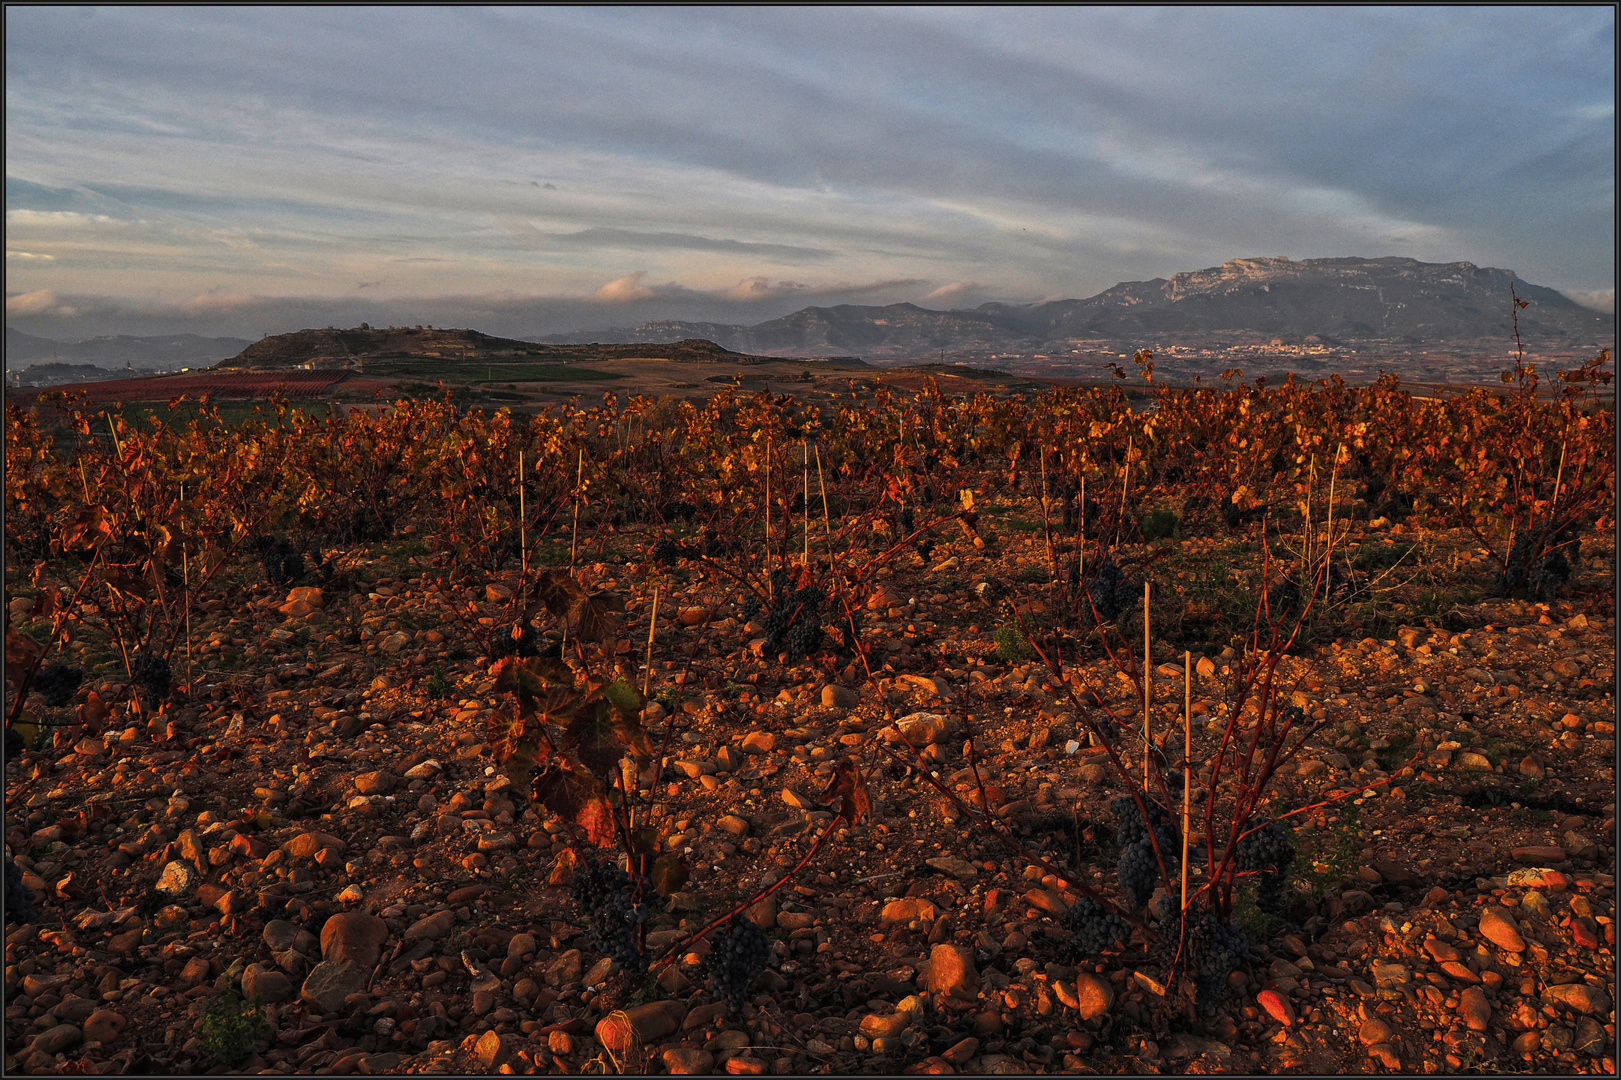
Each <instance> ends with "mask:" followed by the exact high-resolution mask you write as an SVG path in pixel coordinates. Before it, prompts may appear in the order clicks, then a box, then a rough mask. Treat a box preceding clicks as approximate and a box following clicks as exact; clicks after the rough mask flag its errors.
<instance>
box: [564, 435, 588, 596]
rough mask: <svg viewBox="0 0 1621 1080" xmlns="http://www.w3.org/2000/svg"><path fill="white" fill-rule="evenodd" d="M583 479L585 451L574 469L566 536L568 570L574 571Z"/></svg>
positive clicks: (577, 547) (577, 548) (581, 453)
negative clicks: (571, 511) (570, 519)
mask: <svg viewBox="0 0 1621 1080" xmlns="http://www.w3.org/2000/svg"><path fill="white" fill-rule="evenodd" d="M583 479H585V451H584V450H583V449H582V450H581V451H580V463H579V464H578V465H577V466H575V469H574V524H573V526H572V527H571V528H570V529H569V536H568V568H569V572H570V573H572V572H573V571H574V556H575V553H576V552H577V551H578V550H579V539H580V481H582V480H583Z"/></svg>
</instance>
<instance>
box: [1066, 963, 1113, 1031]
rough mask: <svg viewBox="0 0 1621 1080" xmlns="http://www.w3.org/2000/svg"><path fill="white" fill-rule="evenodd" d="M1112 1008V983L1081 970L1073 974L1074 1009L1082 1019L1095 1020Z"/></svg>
mask: <svg viewBox="0 0 1621 1080" xmlns="http://www.w3.org/2000/svg"><path fill="white" fill-rule="evenodd" d="M1112 1008H1114V983H1112V982H1110V981H1109V980H1108V979H1105V978H1102V977H1100V976H1098V975H1094V974H1092V973H1091V972H1089V971H1083V972H1081V973H1080V974H1078V975H1076V976H1075V1011H1076V1012H1077V1013H1079V1014H1080V1017H1081V1019H1082V1020H1095V1019H1097V1018H1098V1017H1100V1016H1106V1015H1108V1012H1109V1010H1110V1009H1112Z"/></svg>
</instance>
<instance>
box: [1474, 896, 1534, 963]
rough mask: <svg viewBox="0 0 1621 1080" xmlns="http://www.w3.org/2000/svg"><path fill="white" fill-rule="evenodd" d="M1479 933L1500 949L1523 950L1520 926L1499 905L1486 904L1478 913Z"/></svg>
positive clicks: (1523, 940) (1514, 951) (1523, 942)
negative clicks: (1484, 908)
mask: <svg viewBox="0 0 1621 1080" xmlns="http://www.w3.org/2000/svg"><path fill="white" fill-rule="evenodd" d="M1480 935H1481V937H1484V938H1485V939H1486V940H1487V941H1490V942H1491V943H1492V944H1493V945H1496V946H1497V947H1498V948H1500V949H1506V950H1507V951H1509V952H1512V953H1518V952H1524V951H1525V939H1524V938H1523V937H1521V936H1520V928H1519V925H1518V924H1517V923H1515V921H1514V917H1513V916H1512V915H1509V914H1508V913H1507V912H1505V911H1504V910H1503V909H1502V908H1501V907H1499V906H1488V907H1487V908H1486V910H1484V911H1483V912H1481V914H1480Z"/></svg>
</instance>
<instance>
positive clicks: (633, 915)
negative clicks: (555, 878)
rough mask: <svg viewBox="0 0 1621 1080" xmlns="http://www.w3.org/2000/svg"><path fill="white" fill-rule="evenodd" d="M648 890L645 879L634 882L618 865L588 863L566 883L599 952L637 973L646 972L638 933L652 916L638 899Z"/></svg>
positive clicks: (641, 878)
mask: <svg viewBox="0 0 1621 1080" xmlns="http://www.w3.org/2000/svg"><path fill="white" fill-rule="evenodd" d="M651 891H652V884H651V883H650V882H649V881H648V880H647V879H646V878H645V877H641V876H638V877H637V878H635V879H634V880H633V879H632V878H631V876H630V875H629V874H627V873H625V871H623V870H621V869H619V868H618V867H617V866H614V865H612V864H610V863H598V862H591V861H589V860H587V862H586V863H585V865H584V866H583V867H582V868H581V869H580V870H579V871H578V872H577V873H576V874H575V875H574V880H573V881H571V882H570V883H569V895H570V896H571V897H572V898H573V900H574V904H575V906H576V907H578V908H579V909H580V914H581V916H583V917H584V918H585V920H586V922H587V923H588V924H589V925H590V927H591V932H592V934H593V935H594V936H595V938H596V941H597V944H598V945H600V946H601V948H602V951H603V952H604V953H605V954H607V955H608V956H610V957H612V958H613V959H614V960H616V961H617V962H618V963H619V966H620V967H621V968H623V969H624V970H626V971H633V972H636V973H637V974H641V973H644V972H646V971H647V954H646V953H644V952H642V949H641V942H640V938H641V934H640V932H639V931H640V928H641V926H642V924H643V923H645V922H647V920H648V919H649V918H650V917H651V915H652V912H651V911H650V910H649V908H648V906H647V904H646V903H644V902H643V901H642V899H641V898H642V897H643V896H645V895H646V894H647V893H650V892H651Z"/></svg>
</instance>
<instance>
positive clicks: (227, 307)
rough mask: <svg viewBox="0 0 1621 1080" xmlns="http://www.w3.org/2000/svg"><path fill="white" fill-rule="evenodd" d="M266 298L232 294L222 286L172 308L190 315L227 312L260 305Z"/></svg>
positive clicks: (246, 294) (243, 293) (247, 294)
mask: <svg viewBox="0 0 1621 1080" xmlns="http://www.w3.org/2000/svg"><path fill="white" fill-rule="evenodd" d="M266 299H267V298H266V297H263V296H255V295H253V294H252V293H245V292H232V291H229V290H227V289H226V288H225V286H223V285H218V286H215V287H214V288H212V289H209V290H208V291H207V292H204V293H199V294H198V295H196V296H192V297H188V298H187V299H185V300H181V301H180V302H179V303H177V304H175V305H174V306H175V307H176V308H177V309H179V310H180V311H185V312H189V313H192V314H203V313H215V312H228V311H233V310H237V309H240V308H245V307H249V306H251V305H254V304H262V303H264V302H265V300H266Z"/></svg>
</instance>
